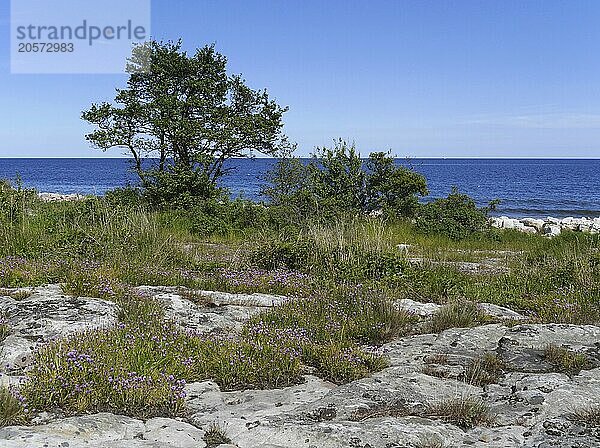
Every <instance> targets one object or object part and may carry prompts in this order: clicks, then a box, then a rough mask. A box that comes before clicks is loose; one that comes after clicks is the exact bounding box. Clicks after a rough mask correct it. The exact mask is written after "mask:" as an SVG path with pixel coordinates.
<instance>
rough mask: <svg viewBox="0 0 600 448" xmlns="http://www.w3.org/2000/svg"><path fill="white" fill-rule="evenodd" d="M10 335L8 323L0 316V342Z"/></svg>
mask: <svg viewBox="0 0 600 448" xmlns="http://www.w3.org/2000/svg"><path fill="white" fill-rule="evenodd" d="M9 333H10V327H9V326H8V323H7V322H6V321H5V320H4V318H3V317H2V316H0V342H3V341H4V340H5V339H6V337H7V336H8V335H9Z"/></svg>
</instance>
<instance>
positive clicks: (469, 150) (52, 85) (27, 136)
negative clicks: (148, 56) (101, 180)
mask: <svg viewBox="0 0 600 448" xmlns="http://www.w3.org/2000/svg"><path fill="white" fill-rule="evenodd" d="M16 1H18V0H16ZM9 16H10V8H9V2H8V1H7V0H2V1H1V2H0V101H1V107H0V157H107V156H108V157H116V156H119V155H120V154H121V152H120V151H119V150H118V149H116V150H113V151H109V152H107V153H102V152H99V151H97V150H94V149H92V148H91V147H90V146H89V145H88V143H87V142H86V141H85V138H84V135H85V133H86V132H87V131H89V130H90V127H89V126H88V125H87V124H86V123H84V122H82V120H81V119H80V114H81V111H82V110H84V109H87V108H88V107H89V105H90V104H91V103H93V102H98V101H105V100H110V99H112V98H113V97H114V89H115V88H116V87H123V86H124V85H125V82H126V75H110V74H85V75H83V74H78V75H64V74H63V75H61V74H54V75H39V74H37V75H35V74H34V75H18V74H11V73H10V37H9V33H10V28H9V27H10V22H9ZM599 18H600V2H598V1H569V2H565V1H553V0H543V1H542V0H531V1H512V0H503V1H501V2H492V1H482V0H477V1H469V0H454V1H444V0H435V1H427V0H414V1H409V0H404V1H402V0H394V1H384V0H373V1H366V0H365V1H355V0H327V1H323V0H320V1H314V0H288V1H284V0H281V1H267V0H265V1H253V0H243V1H229V0H216V1H212V0H211V1H197V0H186V1H184V0H153V1H152V15H151V19H152V28H151V34H152V36H153V37H154V38H156V39H159V40H160V39H162V40H168V39H171V40H176V39H179V38H181V39H183V43H184V47H185V48H186V49H188V50H190V51H192V50H193V49H194V48H196V47H201V46H204V45H206V44H210V43H214V44H215V45H216V48H217V50H218V51H219V52H221V53H223V54H224V55H226V56H227V57H228V60H229V64H228V70H229V72H230V73H238V74H239V73H241V74H243V76H244V78H245V79H246V81H247V83H248V85H249V86H251V87H253V88H267V90H268V91H269V93H270V95H271V96H272V97H273V98H275V99H276V100H277V102H278V103H279V104H281V105H287V106H289V107H290V110H289V112H288V113H287V114H286V115H285V118H284V120H285V124H286V126H285V132H286V134H287V135H288V136H289V137H290V139H291V140H292V141H295V142H297V143H298V154H299V155H307V154H309V153H310V152H311V151H312V150H313V149H314V147H315V146H328V145H331V143H332V141H333V140H334V139H336V138H344V139H347V140H349V141H354V142H355V143H356V145H357V147H358V149H359V150H360V152H361V153H362V154H365V155H366V154H368V152H370V151H373V150H391V151H392V152H393V153H394V154H395V155H397V156H399V157H599V156H600V57H599V56H598V55H599V52H598V47H599V44H600V26H598V19H599Z"/></svg>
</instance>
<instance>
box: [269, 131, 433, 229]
mask: <svg viewBox="0 0 600 448" xmlns="http://www.w3.org/2000/svg"><path fill="white" fill-rule="evenodd" d="M265 180H266V182H267V184H266V185H265V186H264V187H263V190H262V191H263V194H264V195H265V196H266V197H267V198H268V199H269V200H270V203H271V204H273V205H275V206H281V207H286V208H287V209H288V210H289V213H288V215H289V217H291V218H292V219H294V220H295V221H296V222H299V221H306V220H307V219H308V220H321V221H327V220H329V219H331V218H335V217H344V216H352V215H356V214H366V213H370V212H373V211H381V212H383V213H384V214H385V215H387V216H392V217H399V216H412V215H413V214H414V213H415V211H416V209H417V205H418V197H419V196H423V195H426V194H427V185H426V181H425V178H424V177H423V176H422V175H421V174H418V173H416V172H415V171H412V170H410V169H408V168H405V167H402V166H396V165H395V162H394V159H393V158H392V157H391V155H390V154H386V153H383V152H373V153H371V154H370V155H369V158H368V159H367V160H366V161H365V160H363V159H361V157H360V153H359V152H358V151H357V150H356V147H355V145H354V144H352V145H349V144H348V143H346V142H345V141H343V140H341V139H340V140H338V141H336V142H335V144H334V146H333V147H332V148H317V149H316V150H315V152H314V153H313V155H312V158H311V160H310V161H309V162H307V163H304V162H302V161H301V160H300V159H297V158H294V157H284V158H281V159H279V160H278V161H277V163H276V164H275V166H274V167H273V169H271V170H270V171H269V172H268V173H267V175H266V176H265Z"/></svg>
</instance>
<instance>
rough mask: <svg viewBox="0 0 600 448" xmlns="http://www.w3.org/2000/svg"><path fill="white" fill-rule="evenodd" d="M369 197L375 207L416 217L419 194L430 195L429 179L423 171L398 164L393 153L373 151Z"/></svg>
mask: <svg viewBox="0 0 600 448" xmlns="http://www.w3.org/2000/svg"><path fill="white" fill-rule="evenodd" d="M367 171H368V173H369V174H368V177H367V185H366V189H367V197H368V202H369V207H370V209H371V210H382V211H383V212H384V213H385V214H387V215H395V216H413V215H414V214H415V213H416V211H417V208H418V206H419V200H418V197H419V196H426V195H427V194H428V193H429V191H428V190H427V181H426V180H425V177H424V176H423V175H422V174H419V173H417V172H416V171H413V170H411V169H408V168H406V167H403V166H396V164H395V163H394V159H393V158H392V157H391V156H390V154H389V153H385V152H372V153H371V154H370V155H369V159H368V160H367Z"/></svg>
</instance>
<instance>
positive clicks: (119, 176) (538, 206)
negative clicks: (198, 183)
mask: <svg viewBox="0 0 600 448" xmlns="http://www.w3.org/2000/svg"><path fill="white" fill-rule="evenodd" d="M274 163H275V161H274V159H267V158H255V159H235V160H230V161H229V162H228V165H227V167H228V168H233V170H232V171H231V172H230V173H229V174H228V175H227V176H226V177H225V178H223V180H222V182H221V184H222V186H223V187H226V188H227V189H228V190H229V192H230V194H231V196H232V197H244V198H247V199H251V200H255V201H261V200H264V199H265V198H262V197H261V196H260V188H261V185H262V184H263V182H264V181H263V180H262V179H263V177H264V174H265V173H266V172H267V171H268V170H269V169H270V168H271V167H272V166H273V164H274ZM396 163H397V164H399V165H405V166H408V167H410V168H413V169H414V170H416V171H418V172H419V173H422V174H423V175H424V176H425V177H426V179H427V184H428V188H429V191H430V195H429V196H428V197H426V198H424V200H425V201H429V200H432V199H435V198H439V197H444V196H446V195H447V194H448V193H449V192H450V190H451V188H452V187H453V186H456V187H457V188H458V189H459V190H460V192H462V193H466V194H468V195H469V196H471V197H473V198H474V199H475V201H476V202H477V203H478V204H479V205H486V204H487V203H488V202H489V201H491V200H495V199H498V200H500V204H499V206H498V208H497V211H496V212H495V213H494V214H495V215H505V216H510V217H548V216H552V217H556V218H561V217H567V216H573V217H582V216H585V217H600V159H419V158H415V159H396ZM17 177H19V178H20V179H21V181H22V183H23V185H24V186H26V187H31V188H35V189H36V190H38V191H39V192H51V193H81V194H96V195H102V194H103V193H104V192H106V191H107V190H110V189H113V188H116V187H122V186H125V185H127V184H135V182H136V176H135V174H134V173H132V172H131V164H130V161H129V160H128V159H123V158H88V159H84V158H81V159H59V158H54V159H41V158H36V159H24V158H20V159H17V158H15V159H6V158H4V159H2V158H0V179H10V180H13V181H15V180H16V178H17Z"/></svg>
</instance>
